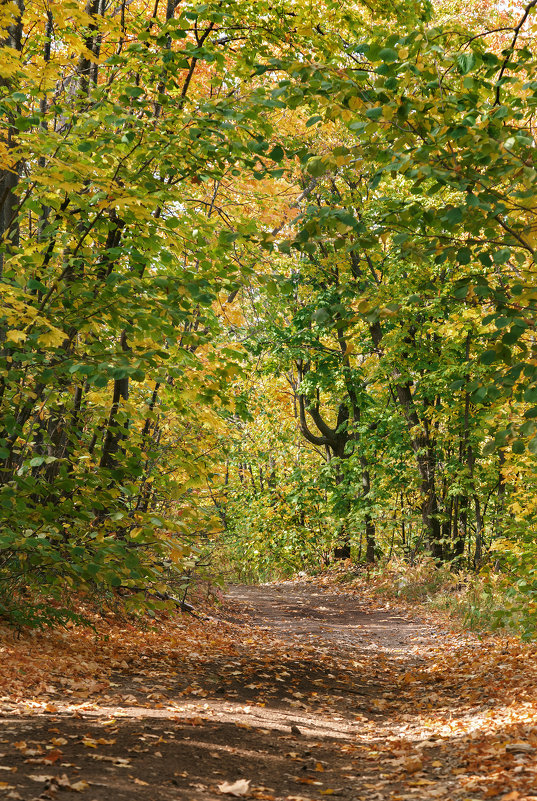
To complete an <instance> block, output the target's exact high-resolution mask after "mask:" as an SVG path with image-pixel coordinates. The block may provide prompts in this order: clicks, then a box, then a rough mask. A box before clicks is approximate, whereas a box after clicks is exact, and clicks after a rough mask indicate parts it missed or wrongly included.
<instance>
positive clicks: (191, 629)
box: [0, 581, 537, 801]
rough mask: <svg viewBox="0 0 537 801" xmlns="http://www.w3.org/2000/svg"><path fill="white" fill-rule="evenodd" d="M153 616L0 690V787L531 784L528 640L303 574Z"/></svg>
mask: <svg viewBox="0 0 537 801" xmlns="http://www.w3.org/2000/svg"><path fill="white" fill-rule="evenodd" d="M174 625H175V629H174ZM163 626H165V628H162V629H160V630H158V629H154V630H153V633H151V632H150V631H148V632H147V633H146V634H145V635H144V634H143V633H142V634H141V635H140V639H139V640H138V645H137V646H136V648H134V649H133V648H132V647H131V646H129V647H130V648H131V656H130V657H129V656H128V655H127V657H126V658H127V661H128V664H127V663H125V664H124V665H123V666H122V667H121V668H119V666H118V667H115V668H114V669H113V672H112V673H110V674H108V675H109V680H102V681H100V682H96V681H95V677H93V678H92V679H90V678H87V679H77V680H71V679H68V678H67V677H65V675H64V677H63V678H61V679H60V680H59V681H58V682H57V683H56V684H55V685H54V684H51V685H47V686H45V687H44V688H41V689H40V690H39V693H40V694H39V695H34V696H31V695H30V693H29V692H28V693H27V694H26V697H22V696H21V697H19V698H15V697H14V696H13V695H11V696H9V697H8V696H4V697H3V698H0V752H1V753H0V770H1V771H3V772H2V773H1V774H0V801H1V799H2V798H3V797H6V798H9V799H23V801H35V799H39V800H40V801H47V800H48V799H60V801H61V798H62V797H66V796H65V795H64V794H63V792H64V791H65V790H74V791H77V792H80V793H81V794H82V796H81V797H82V799H83V801H116V800H117V801H177V799H181V800H183V799H185V800H187V801H218V800H220V801H222V799H226V798H237V797H238V798H247V799H259V801H322V799H324V798H326V797H328V796H334V798H336V799H341V801H416V800H417V801H426V800H428V799H431V800H432V799H440V800H441V801H478V800H479V801H480V800H481V799H500V798H501V799H502V801H530V800H531V799H533V801H537V762H536V759H535V754H536V747H537V725H536V724H537V707H536V702H535V698H536V697H537V686H536V680H535V676H536V670H535V658H534V657H535V652H534V651H530V650H528V647H527V646H522V645H520V643H518V642H517V641H515V640H510V641H505V640H500V639H499V638H484V639H482V640H480V639H479V638H478V637H476V636H474V635H471V634H468V633H460V632H459V633H456V632H452V631H449V630H448V628H447V627H446V626H444V625H443V624H442V623H441V622H436V618H434V617H431V616H427V620H425V621H424V620H422V619H420V617H419V614H418V612H417V611H416V612H413V611H408V609H404V610H403V611H401V610H400V609H398V608H395V609H394V608H390V606H388V605H386V606H384V605H383V603H382V602H380V601H372V600H367V599H366V598H365V597H363V596H361V595H359V594H357V593H355V592H354V593H353V591H352V590H349V589H339V588H338V587H334V586H332V587H323V586H319V585H318V584H316V583H314V582H307V581H303V582H285V583H281V584H270V585H264V586H256V587H251V586H235V587H231V588H230V589H229V591H228V594H227V598H226V602H225V604H224V605H223V607H222V608H221V609H220V610H219V611H218V612H217V613H216V614H215V616H214V617H212V618H210V619H207V620H203V621H201V620H198V621H196V620H192V618H190V619H189V618H180V619H178V621H177V622H176V623H175V624H174V623H173V619H172V620H170V621H169V622H165V623H163ZM131 629H132V627H131ZM170 632H171V633H170ZM40 636H41V635H40ZM42 636H43V639H42V640H40V643H39V645H38V648H40V649H42V650H43V651H44V652H45V651H46V648H47V643H49V645H51V643H50V642H49V641H48V640H47V639H46V637H47V636H48V635H42ZM55 636H56V635H55ZM61 636H62V637H63V638H65V642H67V643H68V642H70V641H69V637H70V636H71V635H68V634H67V633H66V634H64V635H61ZM117 636H118V638H119V640H121V639H125V638H128V637H129V636H134V635H132V634H129V629H128V628H126V629H121V630H120V631H119V632H118V634H117ZM137 636H138V635H137ZM166 637H169V638H170V639H169V640H168V641H166ZM107 638H108V635H105V639H104V641H103V640H100V641H99V642H98V641H97V640H96V641H95V642H96V645H95V659H98V658H99V649H103V654H104V650H105V649H106V648H107V647H109V646H108V645H106V642H108V640H107ZM30 639H31V638H30ZM29 643H30V644H29V646H28V647H30V646H31V642H30V641H29ZM52 646H53V648H52V652H53V653H57V649H58V640H57V639H56V640H54V641H53V642H52ZM16 647H18V648H20V645H19V646H16V645H15V647H12V648H11V650H12V651H13V652H14V651H15V650H16ZM73 647H74V646H73V643H72V642H71V644H70V645H69V648H70V649H71V651H70V653H71V654H73V653H74V652H73V650H72V649H73ZM114 648H116V651H115V653H117V648H119V645H118V646H114ZM54 649H56V650H54ZM136 649H137V650H136ZM524 649H525V650H524ZM5 651H6V653H7V650H6V649H5ZM134 651H136V653H135V652H134ZM19 664H20V665H21V666H22V667H21V668H20V670H23V671H24V670H25V669H26V668H25V667H24V665H25V664H26V663H25V662H20V663H19ZM96 667H97V666H95V667H94V668H92V669H93V670H95V668H96ZM0 668H1V664H0ZM94 676H95V673H94ZM71 797H72V796H71Z"/></svg>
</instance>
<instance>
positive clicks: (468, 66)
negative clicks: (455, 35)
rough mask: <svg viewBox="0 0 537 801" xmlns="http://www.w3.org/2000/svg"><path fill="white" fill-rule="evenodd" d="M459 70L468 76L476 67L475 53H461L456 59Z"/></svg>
mask: <svg viewBox="0 0 537 801" xmlns="http://www.w3.org/2000/svg"><path fill="white" fill-rule="evenodd" d="M456 62H457V68H458V70H459V72H460V74H461V75H467V74H468V73H469V72H471V70H473V68H474V67H475V63H476V60H475V55H474V53H460V54H459V55H458V56H457V59H456Z"/></svg>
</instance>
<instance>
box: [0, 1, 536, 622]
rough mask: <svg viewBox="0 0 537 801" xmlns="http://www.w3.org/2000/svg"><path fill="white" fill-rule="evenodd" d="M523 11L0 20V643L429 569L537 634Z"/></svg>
mask: <svg viewBox="0 0 537 801" xmlns="http://www.w3.org/2000/svg"><path fill="white" fill-rule="evenodd" d="M536 5H537V4H536V2H535V0H533V2H530V3H529V4H528V5H526V7H525V8H518V7H516V8H510V7H506V8H502V9H499V8H498V7H497V6H496V5H493V4H487V3H482V4H479V5H478V4H475V5H474V6H472V7H470V8H469V7H467V6H462V5H461V4H451V5H450V4H446V3H444V4H442V3H439V4H437V5H432V4H430V3H429V2H425V3H420V2H410V0H408V2H404V3H400V4H397V6H396V7H395V8H394V7H393V5H392V4H390V3H386V2H384V1H383V0H376V2H374V3H369V2H368V3H366V2H364V3H360V2H351V3H348V2H339V0H323V2H321V3H316V4H313V3H303V2H293V0H281V1H280V0H278V2H276V3H267V2H265V1H264V0H256V1H255V2H252V0H249V1H248V2H247V1H246V0H234V2H228V1H227V0H219V2H212V1H211V0H209V2H206V3H202V4H198V3H194V2H182V3H175V2H174V0H168V2H167V3H161V2H159V0H156V2H155V3H154V4H149V3H148V4H145V3H144V2H143V0H120V1H119V2H118V3H112V2H109V0H88V2H87V4H86V5H83V4H81V3H78V2H76V1H75V0H58V2H56V3H54V4H50V5H49V4H43V5H40V4H30V3H29V4H27V5H25V4H24V3H23V2H22V0H17V1H16V2H4V3H2V5H1V6H0V27H1V33H0V56H1V57H0V103H1V107H2V116H1V122H0V154H1V162H0V267H1V274H0V287H1V290H2V293H3V303H2V311H1V322H0V402H1V404H2V416H1V429H2V430H1V432H0V513H1V516H2V527H1V529H0V613H1V614H3V615H5V616H7V617H8V618H10V619H11V620H15V621H19V622H25V623H28V622H35V623H43V622H54V621H56V620H60V621H61V620H65V619H66V618H68V617H70V616H72V615H73V611H72V608H73V605H72V603H70V600H69V599H70V597H71V596H72V595H73V593H74V592H75V591H79V590H81V589H82V590H88V591H89V590H91V591H97V592H100V593H102V594H103V597H108V596H110V595H111V594H113V593H116V594H117V593H120V594H123V595H124V598H125V602H126V603H128V604H129V605H131V606H133V607H136V606H139V605H144V604H147V603H153V604H157V605H159V604H166V603H173V602H174V599H175V600H177V598H178V597H180V596H181V588H182V587H183V586H184V582H185V581H186V580H187V577H188V574H189V572H191V571H192V570H194V569H196V568H197V567H198V566H199V565H200V564H205V563H206V562H207V561H208V560H212V561H211V564H213V565H216V566H220V567H222V566H225V567H227V566H228V565H229V564H230V563H232V564H233V565H234V569H235V570H236V571H237V572H238V574H241V575H243V576H244V575H249V576H251V577H259V576H262V575H269V574H270V573H271V571H280V572H284V573H285V572H292V571H295V570H300V569H302V568H304V567H316V566H319V565H320V564H323V563H329V562H330V561H331V560H332V559H334V558H350V559H352V560H353V561H358V562H359V561H362V560H364V561H368V562H370V563H371V562H374V561H376V560H379V559H382V558H389V557H391V556H392V555H393V554H395V553H399V554H401V555H403V556H404V558H407V559H409V560H411V561H412V560H415V559H416V558H417V557H418V556H419V555H420V554H424V553H427V554H430V555H431V556H432V557H433V558H434V559H435V560H437V561H438V562H447V563H449V564H450V565H451V566H452V567H453V569H470V570H482V569H484V568H486V567H487V566H491V565H494V566H495V567H496V569H501V570H506V571H507V574H506V575H509V576H511V579H510V591H511V592H512V594H513V598H514V600H513V603H514V605H515V607H516V608H517V610H519V609H520V606H521V604H522V605H524V608H525V610H526V611H525V613H524V615H525V617H524V620H525V623H524V625H525V626H526V627H527V630H528V631H532V630H533V628H534V626H535V623H536V622H537V618H536V617H535V610H534V608H533V606H532V604H529V606H528V604H527V599H528V596H531V597H533V594H534V593H535V590H536V587H537V585H536V584H535V571H536V569H537V563H536V557H537V546H536V542H535V540H536V528H535V512H536V510H537V506H536V503H535V486H536V484H537V461H536V459H537V405H536V404H537V361H536V354H535V326H536V322H537V316H536V311H537V307H536V303H537V285H536V283H535V265H534V258H535V248H536V247H537V239H536V236H535V234H536V231H537V218H536V213H537V204H536V203H535V195H536V191H537V172H536V165H537V155H536V153H537V151H536V148H535V132H534V112H535V107H536V105H537V62H536V54H535V47H534V34H535V24H536V23H535V21H534V20H535V7H536ZM29 597H30V598H31V601H29ZM517 598H522V600H519V601H517V600H516V599H517ZM517 604H518V605H517ZM536 608H537V607H536Z"/></svg>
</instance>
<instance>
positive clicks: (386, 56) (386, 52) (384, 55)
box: [378, 47, 398, 64]
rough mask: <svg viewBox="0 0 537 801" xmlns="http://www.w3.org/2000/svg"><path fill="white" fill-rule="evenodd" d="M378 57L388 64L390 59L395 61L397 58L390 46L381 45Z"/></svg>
mask: <svg viewBox="0 0 537 801" xmlns="http://www.w3.org/2000/svg"><path fill="white" fill-rule="evenodd" d="M378 57H379V58H380V60H381V61H385V62H387V63H388V64H389V63H391V62H392V61H397V58H398V56H397V53H396V51H395V50H394V49H393V48H391V47H383V48H382V50H381V51H380V52H379V54H378Z"/></svg>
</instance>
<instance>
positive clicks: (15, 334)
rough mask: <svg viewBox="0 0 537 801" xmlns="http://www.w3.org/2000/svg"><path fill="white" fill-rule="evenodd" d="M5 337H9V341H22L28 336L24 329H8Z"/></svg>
mask: <svg viewBox="0 0 537 801" xmlns="http://www.w3.org/2000/svg"><path fill="white" fill-rule="evenodd" d="M6 337H7V338H8V339H9V341H10V342H16V343H17V344H18V343H19V342H24V340H25V339H26V338H27V337H28V334H27V333H26V332H25V331H15V330H12V331H8V332H7V333H6Z"/></svg>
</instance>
